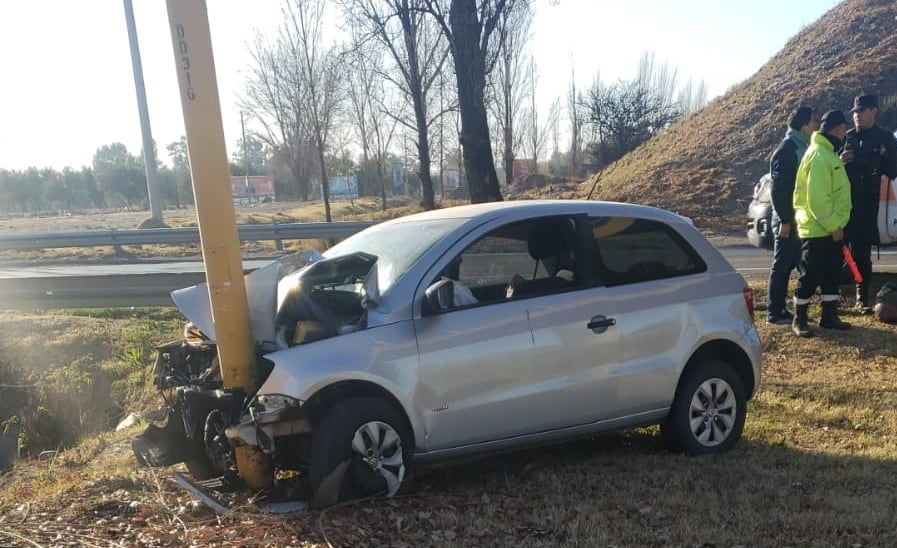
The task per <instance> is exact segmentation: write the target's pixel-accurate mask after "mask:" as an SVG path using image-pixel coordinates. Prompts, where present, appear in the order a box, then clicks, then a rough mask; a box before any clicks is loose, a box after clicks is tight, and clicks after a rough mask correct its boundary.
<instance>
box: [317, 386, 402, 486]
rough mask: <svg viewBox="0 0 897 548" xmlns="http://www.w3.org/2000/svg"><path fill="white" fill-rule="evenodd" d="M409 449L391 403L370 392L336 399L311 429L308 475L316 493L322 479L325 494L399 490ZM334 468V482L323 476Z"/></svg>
mask: <svg viewBox="0 0 897 548" xmlns="http://www.w3.org/2000/svg"><path fill="white" fill-rule="evenodd" d="M412 449H413V448H412V436H411V430H410V428H409V426H408V424H407V421H406V420H405V418H404V417H403V416H402V414H401V413H400V412H399V411H398V410H396V408H395V406H393V405H391V404H390V403H388V402H386V401H385V400H383V399H380V398H373V397H365V398H353V399H350V400H346V401H344V402H339V403H337V404H335V405H334V406H332V407H331V408H330V409H329V410H328V411H327V412H326V414H325V415H324V416H323V418H322V419H321V421H320V423H319V425H318V427H317V428H316V429H315V432H314V433H313V434H312V440H311V455H310V460H309V478H310V480H311V484H312V487H313V488H314V490H315V492H316V497H317V496H318V495H319V493H318V490H319V488H321V486H322V484H324V483H325V481H328V482H329V485H331V487H330V488H331V489H334V491H335V492H334V493H333V494H332V495H328V496H326V498H329V499H336V500H351V499H357V498H363V497H371V496H376V495H381V494H383V495H387V496H394V495H396V494H397V493H400V492H404V491H405V490H407V488H408V485H409V483H410V477H411V456H412ZM343 463H345V466H342V465H343ZM338 474H343V475H342V478H337V480H336V481H338V482H339V483H338V484H336V485H337V487H335V488H334V487H332V485H333V482H332V481H331V478H328V476H331V475H338ZM333 502H335V500H334V501H333Z"/></svg>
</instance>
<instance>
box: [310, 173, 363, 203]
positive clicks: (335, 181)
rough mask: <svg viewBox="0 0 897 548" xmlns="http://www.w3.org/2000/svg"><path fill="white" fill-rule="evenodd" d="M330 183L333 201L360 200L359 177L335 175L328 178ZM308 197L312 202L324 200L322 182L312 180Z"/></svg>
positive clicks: (355, 175)
mask: <svg viewBox="0 0 897 548" xmlns="http://www.w3.org/2000/svg"><path fill="white" fill-rule="evenodd" d="M327 180H328V181H330V185H328V187H327V188H328V191H329V192H330V199H331V200H340V199H343V200H345V199H350V200H351V199H354V198H358V175H357V174H352V175H334V176H331V177H328V178H327ZM308 197H309V198H311V199H312V200H322V199H323V197H324V194H323V193H322V190H321V180H320V179H312V180H311V185H310V187H309V193H308Z"/></svg>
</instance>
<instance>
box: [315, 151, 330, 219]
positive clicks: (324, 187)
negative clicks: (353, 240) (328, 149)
mask: <svg viewBox="0 0 897 548" xmlns="http://www.w3.org/2000/svg"><path fill="white" fill-rule="evenodd" d="M318 161H319V162H321V196H322V197H323V198H324V220H325V221H327V222H328V223H329V222H331V221H332V220H333V219H332V218H331V217H330V180H329V179H327V161H326V160H325V159H324V147H323V146H321V138H320V137H319V138H318Z"/></svg>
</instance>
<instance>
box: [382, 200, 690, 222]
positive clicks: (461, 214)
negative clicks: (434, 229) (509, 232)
mask: <svg viewBox="0 0 897 548" xmlns="http://www.w3.org/2000/svg"><path fill="white" fill-rule="evenodd" d="M572 207H579V208H583V207H584V208H585V211H586V212H588V213H592V214H596V215H606V216H628V217H642V218H648V219H658V220H665V221H667V222H671V221H672V222H675V221H683V220H685V221H686V222H690V221H689V220H688V219H687V218H685V217H682V216H681V215H678V214H676V213H674V212H672V211H668V210H665V209H659V208H656V207H651V206H645V205H638V204H630V203H624V202H601V201H595V200H514V201H505V202H487V203H482V204H470V205H462V206H454V207H447V208H443V209H434V210H431V211H424V212H422V213H415V214H413V215H408V216H405V217H399V218H397V219H393V220H391V221H388V222H389V223H399V222H409V221H435V220H442V219H474V218H477V219H479V220H482V221H486V220H491V219H500V218H502V217H505V216H508V215H516V214H519V213H521V212H522V213H525V214H527V215H531V216H542V215H563V214H569V213H570V210H571V208H572Z"/></svg>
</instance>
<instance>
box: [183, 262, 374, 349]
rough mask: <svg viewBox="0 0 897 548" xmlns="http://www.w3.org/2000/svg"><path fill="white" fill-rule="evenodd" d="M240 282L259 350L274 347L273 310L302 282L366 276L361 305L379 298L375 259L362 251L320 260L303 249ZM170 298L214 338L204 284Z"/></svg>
mask: <svg viewBox="0 0 897 548" xmlns="http://www.w3.org/2000/svg"><path fill="white" fill-rule="evenodd" d="M244 280H245V284H246V298H247V301H248V305H249V323H250V328H251V330H252V338H253V341H254V342H255V344H256V346H257V347H259V348H261V349H273V348H274V347H276V343H275V335H276V323H275V321H276V318H277V311H278V310H280V307H281V305H282V304H283V302H284V299H285V298H286V297H287V295H288V294H290V292H291V290H292V289H293V288H295V287H296V286H297V284H299V283H300V282H302V283H305V284H308V285H310V286H315V285H319V284H321V285H328V284H330V285H340V284H346V283H350V281H352V282H354V281H356V280H364V284H363V290H362V295H363V304H364V305H365V306H376V304H377V302H378V301H379V298H380V295H379V288H378V283H377V257H376V256H375V255H371V254H368V253H363V252H355V253H349V254H347V255H340V256H337V257H332V258H324V257H323V256H322V255H321V254H320V253H318V252H317V251H313V250H310V251H302V252H300V253H294V254H292V255H287V256H285V257H282V258H280V259H278V260H276V261H273V262H271V263H268V264H267V265H265V266H263V267H262V268H259V269H258V270H255V271H253V272H251V273H249V274H247V275H246V276H244ZM171 299H172V300H173V301H174V304H175V305H177V307H178V309H179V310H180V311H181V312H182V313H183V314H184V316H186V318H187V319H188V320H190V321H191V322H193V324H194V325H195V326H196V327H197V328H199V330H200V331H202V333H203V334H204V335H205V336H206V337H208V338H209V339H211V340H213V341H214V340H215V322H214V320H213V319H212V310H211V303H210V301H209V286H208V284H207V283H201V284H198V285H194V286H191V287H186V288H183V289H177V290H175V291H172V292H171Z"/></svg>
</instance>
